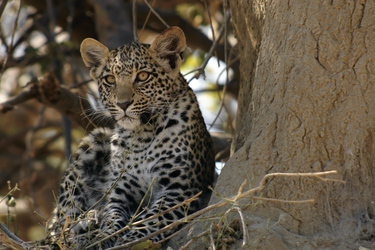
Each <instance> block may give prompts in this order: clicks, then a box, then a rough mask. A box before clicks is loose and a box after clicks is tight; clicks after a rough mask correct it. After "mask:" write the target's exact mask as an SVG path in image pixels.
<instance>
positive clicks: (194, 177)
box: [48, 27, 215, 249]
mask: <svg viewBox="0 0 375 250" xmlns="http://www.w3.org/2000/svg"><path fill="white" fill-rule="evenodd" d="M185 48H186V37H185V34H184V32H183V31H182V30H181V29H180V28H178V27H171V28H168V29H166V30H165V31H163V32H162V33H160V34H159V35H158V36H157V37H156V38H155V39H154V41H153V42H152V43H151V44H144V43H139V42H132V43H129V44H126V45H123V46H120V47H118V48H116V49H113V50H111V51H110V50H109V49H108V48H107V47H106V46H105V45H103V44H102V43H100V42H99V41H97V40H95V39H93V38H86V39H85V40H83V42H82V43H81V46H80V52H81V56H82V59H83V62H84V64H85V65H86V66H87V67H88V69H89V72H90V73H89V74H90V76H91V77H92V78H93V80H94V81H96V82H97V84H98V92H99V97H98V99H99V101H100V103H101V104H102V106H103V107H104V110H105V111H106V112H108V113H109V119H112V120H113V121H114V124H115V125H114V126H113V127H112V128H103V127H101V128H100V127H99V128H95V129H94V130H93V131H92V132H91V133H89V134H88V135H87V136H85V137H84V138H83V139H82V141H81V143H80V145H79V146H78V149H77V150H76V153H75V154H74V155H73V156H72V159H71V163H70V165H69V166H68V167H67V169H66V171H65V172H64V174H63V178H62V181H61V184H60V188H59V196H58V198H57V205H56V207H55V210H54V212H53V215H52V217H51V219H50V220H49V222H48V224H49V225H48V231H49V234H50V236H51V237H52V239H54V242H55V243H56V242H58V244H62V243H63V242H65V243H64V244H68V246H69V248H71V249H81V248H90V249H107V248H111V247H115V246H122V245H124V244H126V243H129V242H133V241H135V240H141V239H142V238H145V237H146V238H147V237H148V238H149V239H148V240H149V241H151V242H152V243H153V244H160V245H161V246H163V244H164V245H165V242H167V239H168V237H170V236H171V235H173V234H174V233H176V231H178V230H180V229H181V228H182V227H183V224H181V225H179V226H177V227H173V228H171V229H170V230H162V229H168V225H170V224H171V223H173V222H175V221H178V220H181V219H182V220H184V218H186V216H188V215H190V214H192V213H194V212H197V211H199V210H200V209H202V208H203V207H205V206H207V203H208V200H209V198H210V195H211V193H212V186H213V182H214V176H215V159H214V149H213V142H212V139H211V137H210V134H209V132H208V130H207V126H206V124H205V122H204V119H203V116H202V113H201V110H200V108H199V104H198V102H197V98H196V96H195V94H194V92H193V90H192V89H191V88H190V87H189V85H188V83H187V81H186V80H185V78H184V76H183V75H182V74H181V72H180V67H181V64H182V62H183V60H184V51H185ZM186 222H187V220H186ZM158 232H160V233H158ZM61 235H63V236H61ZM62 239H64V240H62Z"/></svg>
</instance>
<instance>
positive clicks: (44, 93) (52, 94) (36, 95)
mask: <svg viewBox="0 0 375 250" xmlns="http://www.w3.org/2000/svg"><path fill="white" fill-rule="evenodd" d="M31 99H37V100H38V101H39V102H40V103H42V104H43V105H45V106H47V107H50V108H54V109H56V110H57V111H59V112H60V113H62V114H64V115H66V116H67V117H69V119H70V120H72V121H74V122H75V123H77V124H78V125H80V126H81V127H82V128H85V129H87V130H88V131H91V130H92V129H94V128H95V127H111V126H113V124H114V122H113V120H111V119H110V118H108V119H97V117H96V115H95V113H94V112H89V111H88V110H91V109H92V108H91V106H90V103H89V102H88V101H87V100H86V99H84V98H82V97H81V96H79V95H77V94H74V93H72V92H71V91H69V90H68V89H66V88H64V87H63V86H61V85H60V84H59V82H58V80H57V79H56V77H55V76H54V75H53V74H52V73H47V74H45V75H44V77H42V78H41V79H39V80H37V79H34V80H32V81H31V82H30V83H28V85H27V86H26V88H24V89H23V90H22V91H21V92H20V93H19V94H18V95H17V96H14V97H11V98H10V99H9V100H8V101H6V102H4V103H1V104H0V112H2V113H6V112H8V111H10V110H12V109H13V108H14V107H15V106H16V105H18V104H21V103H23V102H26V101H28V100H31Z"/></svg>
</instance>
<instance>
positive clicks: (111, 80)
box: [104, 75, 116, 84]
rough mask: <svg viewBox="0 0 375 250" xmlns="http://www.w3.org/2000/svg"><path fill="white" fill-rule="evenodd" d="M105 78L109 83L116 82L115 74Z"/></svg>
mask: <svg viewBox="0 0 375 250" xmlns="http://www.w3.org/2000/svg"><path fill="white" fill-rule="evenodd" d="M104 80H105V81H106V83H108V84H114V83H115V82H116V77H115V76H113V75H107V76H105V77H104Z"/></svg>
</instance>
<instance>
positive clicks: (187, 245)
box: [180, 229, 210, 250]
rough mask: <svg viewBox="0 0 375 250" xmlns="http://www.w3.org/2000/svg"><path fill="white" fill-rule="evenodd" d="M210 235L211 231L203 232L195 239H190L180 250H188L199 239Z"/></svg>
mask: <svg viewBox="0 0 375 250" xmlns="http://www.w3.org/2000/svg"><path fill="white" fill-rule="evenodd" d="M209 233H210V229H207V230H205V231H203V232H202V233H200V234H198V235H197V236H195V237H193V238H192V239H190V240H189V241H188V242H187V243H186V244H185V245H183V246H182V247H181V248H180V250H186V249H187V248H188V247H189V246H190V245H191V244H193V242H194V241H196V240H197V239H199V238H202V237H203V236H205V235H207V234H209Z"/></svg>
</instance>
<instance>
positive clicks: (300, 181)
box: [216, 0, 375, 248]
mask: <svg viewBox="0 0 375 250" xmlns="http://www.w3.org/2000/svg"><path fill="white" fill-rule="evenodd" d="M233 5H235V4H234V3H233ZM374 12H375V4H374V2H373V1H368V2H366V1H332V2H331V1H318V2H317V1H309V0H299V1H293V2H287V1H271V2H269V4H267V6H266V18H265V24H264V31H263V35H262V43H261V49H260V54H259V58H258V61H257V69H256V72H255V76H254V83H253V88H252V89H251V101H250V103H249V104H247V103H246V104H245V106H242V112H243V114H244V115H243V116H242V122H240V123H238V125H239V126H240V127H239V128H237V129H238V130H237V131H238V132H239V133H241V132H242V131H245V133H244V135H245V141H244V143H243V144H242V142H241V141H239V140H237V141H235V143H234V148H235V149H238V151H237V152H236V153H235V154H234V156H233V158H232V159H231V160H230V162H228V164H227V166H226V167H225V169H224V171H223V173H222V175H221V176H220V177H221V178H219V180H218V185H217V187H216V191H217V192H219V193H221V194H222V193H227V194H229V193H231V192H233V193H234V192H235V190H237V188H238V186H235V185H233V184H234V183H237V185H238V184H239V183H241V182H242V180H239V179H238V176H239V175H237V174H233V173H234V172H237V173H246V175H247V176H248V177H249V178H250V177H254V180H253V183H257V182H258V181H259V179H260V178H261V177H262V176H263V175H264V174H267V173H271V172H316V171H323V170H332V169H336V170H338V172H339V174H338V175H337V176H336V178H338V179H342V180H344V181H346V184H341V183H332V182H322V181H318V180H316V179H310V178H275V179H274V180H273V181H272V182H271V183H270V184H269V186H268V187H267V189H266V190H265V192H264V193H263V196H265V197H272V198H278V199H287V200H297V199H306V198H314V199H315V202H314V203H313V204H283V203H266V202H263V203H262V204H260V205H258V206H257V209H256V211H255V214H254V215H256V216H259V217H260V218H263V219H267V218H270V219H271V220H273V221H279V224H278V229H276V228H275V231H274V232H273V234H276V235H278V236H280V235H283V233H282V232H284V231H282V230H281V228H282V229H284V230H285V229H286V230H287V231H288V234H287V235H285V234H284V235H283V239H284V240H283V243H282V245H285V247H287V248H289V247H334V246H336V247H338V246H341V247H342V246H344V245H345V246H347V247H350V248H351V247H353V248H358V246H367V247H369V246H371V242H366V239H369V236H370V235H373V232H374V231H373V226H372V223H373V218H374V208H375V206H374V204H373V200H374V198H375V193H374V190H375V189H374V188H375V182H374V179H375V169H374V153H375V152H374V151H375V144H374V139H375V138H374V136H375V133H374V118H375V98H374V97H375V85H374V81H375V77H374V73H375V63H374V57H375V45H374V43H373V41H374V36H375V30H374V28H375V25H374V24H375V19H374V18H373V17H374ZM234 22H235V26H236V27H238V29H237V31H240V29H241V25H243V24H240V23H239V22H236V20H234ZM250 27H251V24H250ZM248 30H251V29H249V27H248ZM243 33H244V32H243ZM238 38H239V39H240V40H242V38H241V37H240V36H239V37H238ZM242 41H244V40H242ZM243 44H244V47H245V46H246V44H245V42H243ZM244 50H245V49H244ZM245 51H246V50H245ZM242 54H243V55H245V56H246V53H242ZM241 62H242V58H241ZM242 72H246V71H243V69H242ZM247 72H248V71H247ZM248 79H249V78H248ZM246 80H247V79H246ZM241 84H242V85H241V87H242V86H246V84H244V83H241ZM248 91H249V89H242V91H241V92H248ZM224 179H225V181H224ZM236 180H237V181H236ZM261 223H262V221H261ZM278 230H279V231H278ZM292 235H294V236H301V235H303V236H305V237H304V238H303V239H304V240H302V239H300V241H296V240H292V238H293V237H294V236H293V237H292ZM270 239H272V240H274V239H278V237H277V236H274V237H270ZM272 240H270V241H272ZM275 242H277V241H275ZM372 243H374V242H372ZM277 244H279V243H277ZM372 246H373V245H372Z"/></svg>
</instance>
